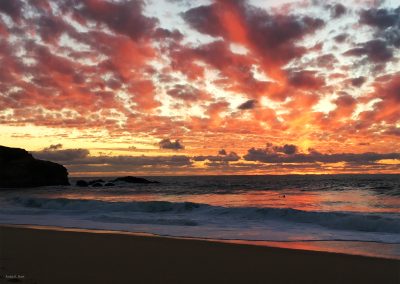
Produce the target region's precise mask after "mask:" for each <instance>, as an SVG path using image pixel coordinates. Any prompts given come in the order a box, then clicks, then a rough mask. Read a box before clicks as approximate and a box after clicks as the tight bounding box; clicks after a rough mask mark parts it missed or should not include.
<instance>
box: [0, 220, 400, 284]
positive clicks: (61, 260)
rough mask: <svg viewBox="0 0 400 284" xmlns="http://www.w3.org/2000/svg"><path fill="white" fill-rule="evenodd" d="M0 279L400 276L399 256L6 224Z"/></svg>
mask: <svg viewBox="0 0 400 284" xmlns="http://www.w3.org/2000/svg"><path fill="white" fill-rule="evenodd" d="M0 274H1V277H2V278H1V279H0V283H37V284H43V283H49V284H56V283H57V284H63V283H96V284H98V283H115V284H119V283H140V284H141V283H144V284H147V283H174V284H177V283H185V284H186V283H187V284H190V283H246V284H247V283H249V284H252V283H352V284H354V283H396V284H399V283H400V261H399V260H393V259H384V258H373V257H364V256H356V255H346V254H337V253H327V252H316V251H305V250H294V249H286V248H275V247H265V246H254V245H246V244H231V243H221V242H213V241H205V240H195V239H193V240H189V239H177V238H167V237H156V236H144V235H143V236H141V235H132V234H116V233H112V232H105V233H95V232H83V231H80V230H77V231H71V230H64V231H62V230H61V231H60V230H52V229H48V228H47V229H33V228H27V227H8V226H0Z"/></svg>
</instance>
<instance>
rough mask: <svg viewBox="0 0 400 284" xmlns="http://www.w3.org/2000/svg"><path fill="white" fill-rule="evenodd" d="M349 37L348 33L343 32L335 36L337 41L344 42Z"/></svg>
mask: <svg viewBox="0 0 400 284" xmlns="http://www.w3.org/2000/svg"><path fill="white" fill-rule="evenodd" d="M348 37H349V35H348V34H346V33H342V34H339V35H337V36H335V37H334V38H333V39H334V40H335V41H336V42H337V43H342V42H344V41H345V40H346V39H347V38H348Z"/></svg>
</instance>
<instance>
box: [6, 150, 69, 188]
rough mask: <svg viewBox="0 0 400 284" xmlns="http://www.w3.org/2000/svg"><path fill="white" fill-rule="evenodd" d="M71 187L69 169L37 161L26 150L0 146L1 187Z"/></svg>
mask: <svg viewBox="0 0 400 284" xmlns="http://www.w3.org/2000/svg"><path fill="white" fill-rule="evenodd" d="M45 185H69V182H68V172H67V169H66V168H65V167H64V166H62V165H59V164H57V163H53V162H49V161H43V160H37V159H35V158H33V156H32V155H31V154H29V153H28V152H27V151H26V150H24V149H20V148H9V147H4V146H0V187H3V188H4V187H35V186H45Z"/></svg>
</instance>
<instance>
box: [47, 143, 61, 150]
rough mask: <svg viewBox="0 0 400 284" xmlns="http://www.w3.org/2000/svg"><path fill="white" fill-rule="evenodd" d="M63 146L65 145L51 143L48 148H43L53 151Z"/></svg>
mask: <svg viewBox="0 0 400 284" xmlns="http://www.w3.org/2000/svg"><path fill="white" fill-rule="evenodd" d="M62 147H63V145H62V144H60V143H59V144H52V145H50V146H49V147H46V148H44V149H43V151H52V150H59V149H61V148H62Z"/></svg>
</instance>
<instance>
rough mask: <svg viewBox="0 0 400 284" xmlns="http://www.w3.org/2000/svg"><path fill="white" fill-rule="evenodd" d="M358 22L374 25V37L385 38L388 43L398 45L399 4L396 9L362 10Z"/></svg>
mask: <svg viewBox="0 0 400 284" xmlns="http://www.w3.org/2000/svg"><path fill="white" fill-rule="evenodd" d="M360 22H361V23H363V24H366V25H369V26H371V27H374V28H375V29H376V33H375V37H376V38H381V39H383V40H385V41H386V42H387V44H388V45H393V46H395V47H400V6H399V7H397V8H396V9H389V8H388V9H376V8H371V9H368V10H363V11H361V13H360Z"/></svg>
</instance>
